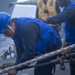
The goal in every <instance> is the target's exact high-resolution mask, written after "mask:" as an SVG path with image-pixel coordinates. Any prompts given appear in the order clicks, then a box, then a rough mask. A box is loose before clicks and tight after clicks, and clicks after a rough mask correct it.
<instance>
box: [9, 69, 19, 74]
mask: <svg viewBox="0 0 75 75" xmlns="http://www.w3.org/2000/svg"><path fill="white" fill-rule="evenodd" d="M17 73H18V71H17V70H15V69H10V70H9V71H8V75H16V74H17Z"/></svg>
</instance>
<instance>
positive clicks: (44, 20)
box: [39, 18, 47, 22]
mask: <svg viewBox="0 0 75 75" xmlns="http://www.w3.org/2000/svg"><path fill="white" fill-rule="evenodd" d="M39 19H40V20H42V21H43V22H47V20H46V19H43V18H39Z"/></svg>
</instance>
